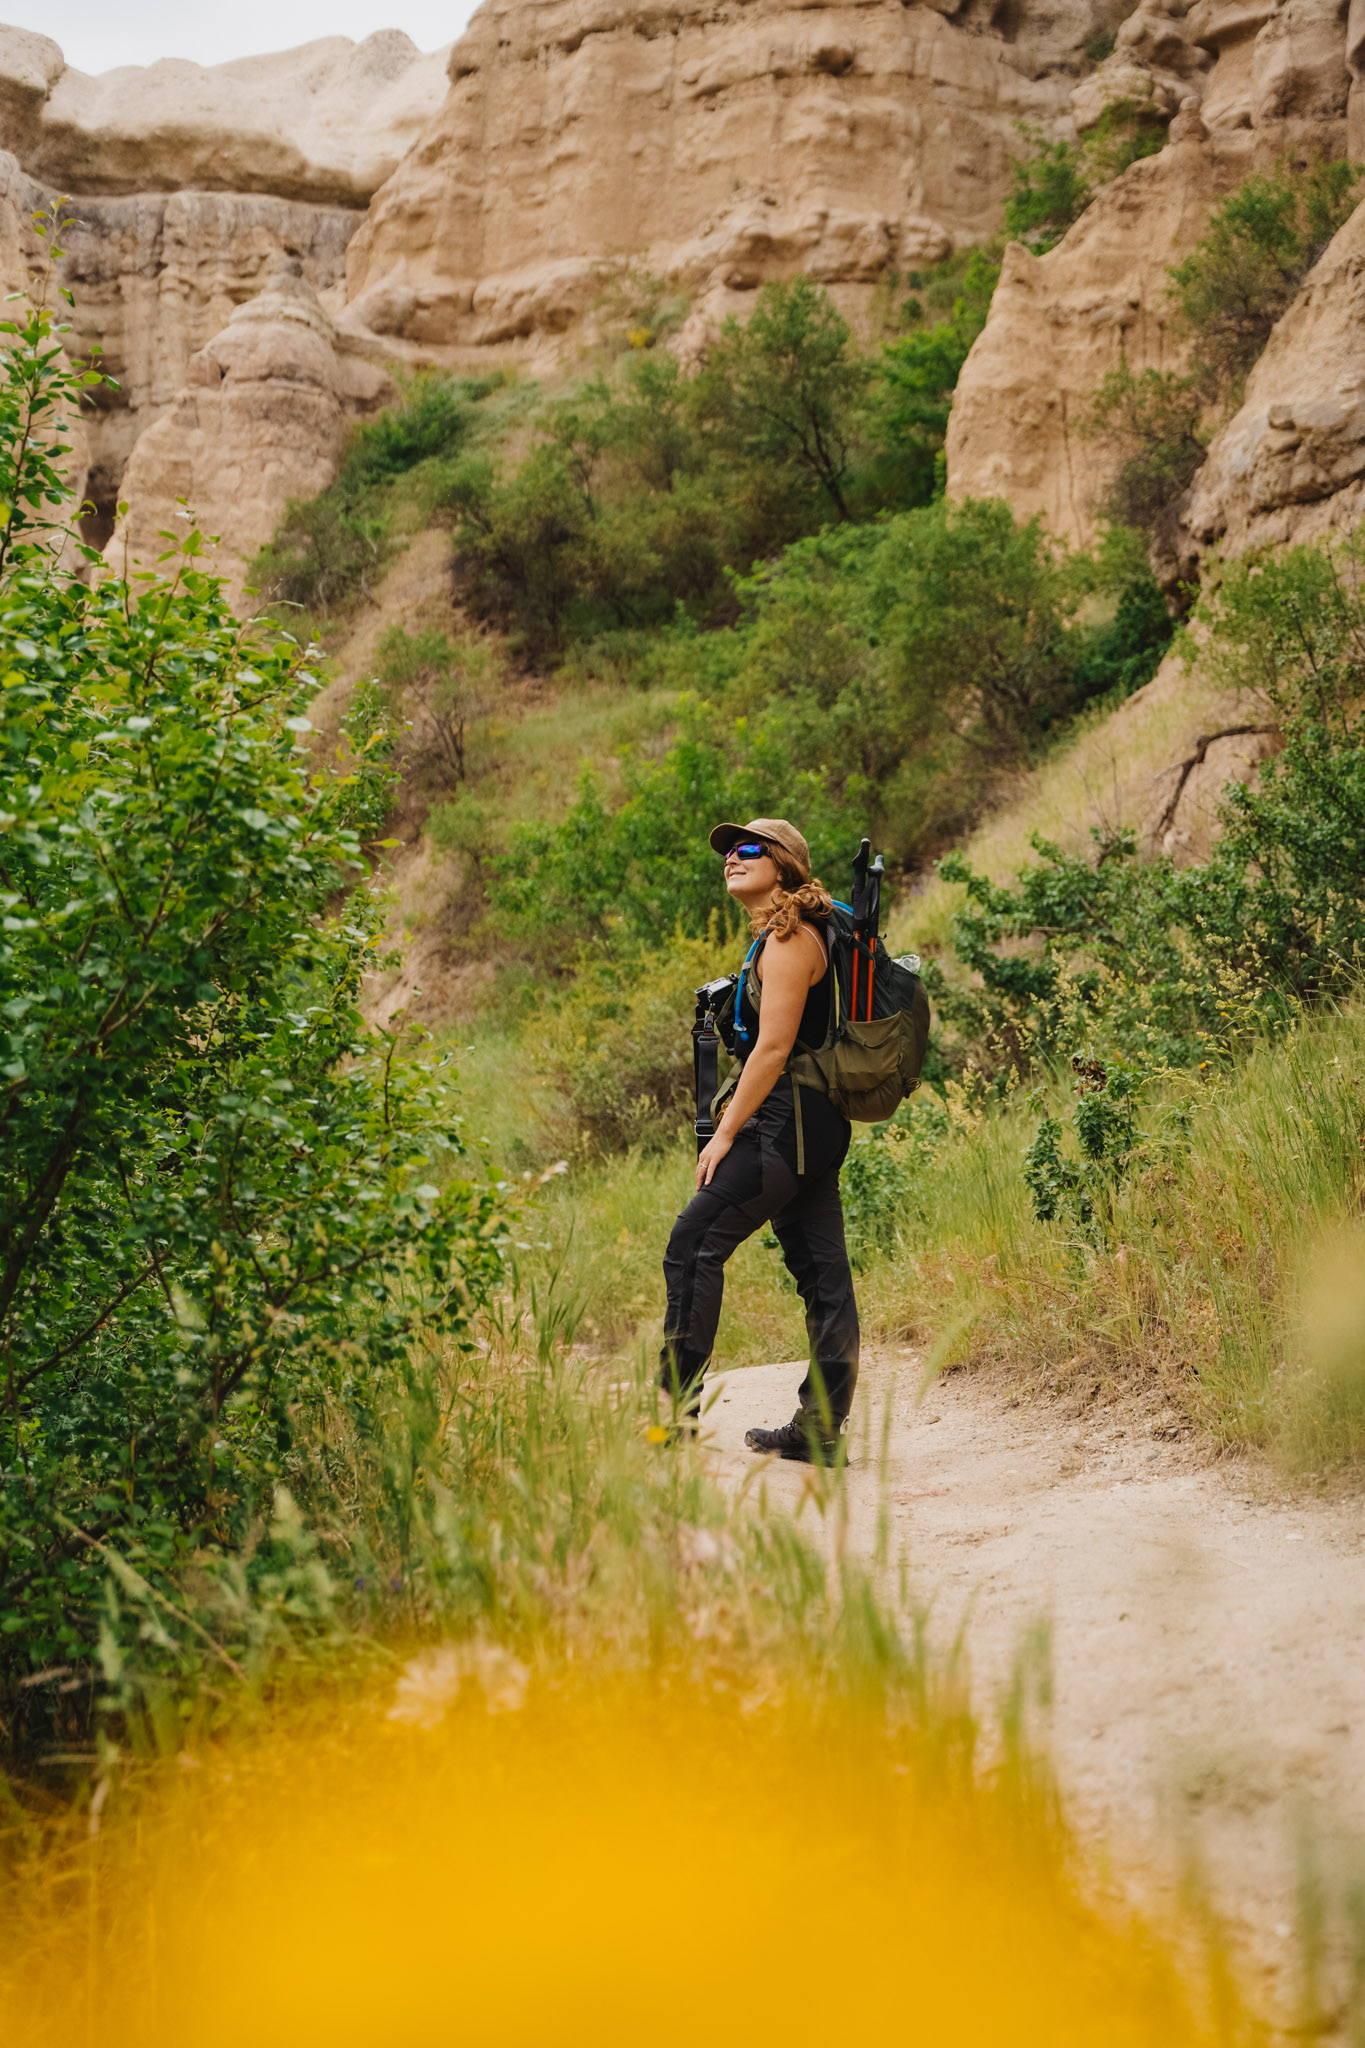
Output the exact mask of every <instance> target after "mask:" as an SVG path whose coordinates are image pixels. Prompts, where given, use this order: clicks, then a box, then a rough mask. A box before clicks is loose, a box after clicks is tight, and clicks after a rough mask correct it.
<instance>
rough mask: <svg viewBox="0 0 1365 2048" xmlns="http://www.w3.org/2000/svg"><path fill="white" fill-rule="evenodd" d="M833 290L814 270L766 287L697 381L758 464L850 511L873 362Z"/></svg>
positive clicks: (722, 435)
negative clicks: (813, 276)
mask: <svg viewBox="0 0 1365 2048" xmlns="http://www.w3.org/2000/svg"><path fill="white" fill-rule="evenodd" d="M851 342H852V335H851V332H850V330H849V326H848V322H847V321H846V320H845V319H844V318H843V317H842V315H841V314H840V313H839V312H838V311H837V309H836V308H835V305H834V303H833V301H832V300H831V298H830V296H829V294H828V293H827V292H825V291H822V290H821V289H820V287H819V286H818V285H814V284H812V283H811V282H810V281H809V279H807V278H804V277H798V278H793V279H792V280H791V281H790V282H789V283H786V284H769V285H765V286H764V288H763V290H762V291H761V292H760V293H759V297H758V303H757V305H756V306H755V307H754V310H753V312H752V313H751V314H750V316H749V319H748V321H747V322H746V323H745V324H744V325H743V326H741V324H740V322H739V321H738V320H736V319H735V318H734V317H733V315H732V316H731V318H730V319H728V320H727V321H726V323H725V326H724V328H723V330H722V332H721V337H720V340H719V341H718V342H717V344H716V346H715V347H714V348H713V349H712V350H711V352H710V354H709V355H708V357H707V360H706V365H705V368H704V369H703V371H702V373H701V375H700V377H699V378H698V379H697V383H696V394H695V403H696V406H697V412H698V417H699V418H700V420H701V421H702V422H703V423H704V424H705V425H706V426H707V427H709V428H710V430H711V432H712V433H713V434H714V435H715V437H716V440H717V442H718V444H719V445H720V447H721V448H722V449H725V450H727V451H728V452H730V453H732V454H733V455H734V456H735V457H736V458H737V459H738V461H739V462H740V463H741V464H743V465H744V466H745V467H749V468H768V467H770V466H776V467H778V468H780V469H783V470H786V471H787V472H788V473H789V474H790V475H791V476H792V477H793V478H795V479H803V480H805V482H806V483H807V486H808V487H809V488H812V489H813V490H814V491H815V492H816V493H817V494H818V497H817V505H816V506H815V507H814V508H813V509H815V510H817V512H818V511H819V510H823V511H824V512H825V513H826V514H828V513H829V512H833V513H834V515H835V516H836V518H839V519H847V518H848V517H849V504H848V484H849V478H850V474H851V470H852V467H853V460H854V449H855V446H856V443H857V440H858V438H859V435H860V432H861V430H862V421H861V416H860V415H861V405H862V400H863V397H864V394H865V392H866V389H867V385H868V382H869V380H870V378H871V375H872V366H871V364H870V363H868V362H867V361H866V360H865V359H864V358H863V357H861V356H860V355H858V354H857V352H856V351H855V350H854V349H853V348H852V346H851Z"/></svg>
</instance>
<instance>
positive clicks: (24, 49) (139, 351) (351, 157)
mask: <svg viewBox="0 0 1365 2048" xmlns="http://www.w3.org/2000/svg"><path fill="white" fill-rule="evenodd" d="M445 92H446V79H445V58H444V53H443V52H439V53H438V54H437V55H436V56H433V57H424V56H422V55H421V53H420V52H419V51H418V50H417V49H416V48H415V47H414V46H413V44H412V43H411V42H410V41H409V39H408V38H407V37H406V36H405V35H403V34H401V33H400V32H399V31H397V30H393V29H387V30H384V31H382V32H381V33H379V34H378V35H373V36H370V37H368V38H367V39H366V41H365V42H363V43H359V44H357V43H352V42H350V41H349V40H348V39H347V38H345V37H342V36H336V37H330V38H328V39H326V40H325V41H323V42H318V43H311V44H308V45H306V46H305V47H304V48H303V49H300V50H292V51H286V52H284V53H282V54H281V55H278V56H273V57H261V58H250V59H247V60H245V61H243V62H241V63H237V64H224V65H217V66H213V67H209V68H205V67H201V66H199V65H196V64H186V63H181V62H166V63H162V64H153V65H150V66H148V67H146V68H145V69H140V68H137V67H131V66H130V67H128V68H126V69H123V70H119V71H113V72H109V73H108V74H106V75H105V76H104V77H101V78H87V77H85V76H84V75H83V74H82V73H80V72H78V71H75V70H73V69H71V68H70V67H69V66H68V65H66V63H65V61H64V59H63V57H62V53H61V51H60V50H59V49H58V47H57V45H56V44H55V43H53V42H51V41H49V40H48V38H47V37H45V36H38V35H32V34H30V33H28V32H27V31H25V30H20V29H0V265H3V266H4V267H5V276H6V281H7V284H8V287H9V288H10V289H16V288H18V286H19V285H20V284H21V283H22V282H23V279H24V276H25V272H26V270H27V271H29V272H31V271H32V269H33V268H34V266H35V264H36V263H37V261H38V257H39V245H38V243H37V241H36V238H35V237H34V235H33V234H32V232H31V228H30V226H29V223H30V220H31V217H32V215H33V214H35V213H36V212H38V211H40V210H44V209H50V208H51V207H52V206H53V205H54V203H55V201H56V199H57V197H58V195H66V194H70V195H72V197H71V201H70V204H69V205H68V207H67V209H66V211H67V213H68V215H69V217H70V218H69V225H68V226H67V228H66V230H65V232H64V234H63V237H62V240H63V246H64V247H65V250H66V260H65V262H64V264H63V266H62V270H63V282H64V283H65V284H66V285H68V286H69V288H70V289H71V291H72V293H73V296H74V300H75V307H74V314H73V324H74V330H75V331H74V336H73V348H74V349H76V350H78V351H80V352H88V351H90V350H91V349H93V348H98V349H99V350H100V352H101V355H102V359H103V364H104V367H105V368H106V369H107V371H108V372H109V374H110V375H111V376H112V377H113V378H114V379H115V380H116V382H117V386H118V388H117V390H106V391H103V392H101V393H100V401H99V404H98V406H97V408H96V409H95V410H94V411H93V412H92V414H91V416H90V418H89V421H88V433H89V442H90V468H89V479H88V485H87V488H88V491H89V494H90V497H91V500H92V501H93V503H94V505H95V506H96V508H97V509H96V515H95V517H94V519H93V520H92V521H91V522H90V523H89V524H90V532H91V537H92V538H94V539H96V540H98V541H101V542H102V541H103V540H104V538H105V536H106V535H107V533H108V531H109V527H110V525H111V523H112V514H113V506H114V502H115V500H116V498H117V497H118V495H119V493H120V490H121V489H123V480H124V476H125V471H126V470H127V467H128V463H129V459H130V457H131V455H132V452H133V449H134V446H135V445H136V443H137V441H138V439H139V437H140V436H141V435H142V434H143V433H144V432H145V431H146V429H147V428H148V427H150V426H151V425H152V424H153V423H154V422H155V421H156V420H157V419H158V418H159V417H160V416H161V415H162V414H163V413H164V412H165V411H166V409H167V408H168V407H169V406H171V405H172V404H174V403H175V401H176V396H177V393H178V392H179V391H180V390H181V387H182V386H183V385H184V383H185V379H186V374H187V366H188V364H189V362H190V358H191V357H192V356H193V355H195V354H196V352H197V351H199V350H201V349H202V348H203V347H204V345H205V343H207V342H208V341H209V340H210V339H211V338H212V337H213V336H214V335H215V334H217V333H218V332H219V331H220V330H221V329H222V328H223V327H224V326H225V323H227V322H228V321H229V319H230V318H231V316H232V314H233V313H234V311H235V310H236V309H237V308H238V307H240V306H242V305H244V304H245V303H247V302H248V301H249V300H251V299H252V298H253V297H254V295H255V294H256V293H258V292H259V291H261V289H262V287H263V285H264V283H265V281H266V279H267V278H268V277H269V276H271V274H272V273H274V272H275V271H276V270H277V269H278V267H279V265H280V264H281V263H284V262H294V263H297V264H298V265H299V266H300V269H301V273H302V275H303V276H304V277H305V278H306V279H307V280H308V282H309V283H310V284H311V285H312V286H313V287H314V288H315V289H316V290H318V291H326V290H328V289H329V288H334V287H336V286H338V285H339V284H340V283H341V281H342V279H343V277H344V266H345V254H346V245H347V243H348V241H349V240H350V238H351V236H352V235H353V234H354V232H355V229H356V226H357V224H358V222H359V220H360V219H361V215H362V209H363V208H364V206H365V204H366V203H367V201H368V200H369V198H370V195H371V194H372V193H373V191H374V190H375V188H376V186H377V185H378V184H379V183H380V182H381V181H382V180H383V179H384V178H386V177H387V176H388V175H389V174H390V172H391V171H392V170H393V169H394V167H395V165H396V164H397V163H398V162H399V160H400V159H401V157H402V155H403V153H404V151H405V150H406V149H407V147H408V146H409V145H410V143H411V142H412V140H413V139H414V137H415V136H416V135H417V133H418V132H419V131H420V129H421V127H422V125H423V123H424V122H425V121H426V120H427V119H428V118H429V117H430V116H431V114H432V113H433V112H434V111H436V109H438V108H439V106H440V105H441V102H442V100H443V98H444V95H445ZM314 473H316V465H313V466H312V467H311V468H310V470H309V474H310V475H311V474H314ZM300 487H301V486H300ZM201 509H203V511H204V512H205V516H206V517H208V516H210V515H214V516H216V514H215V506H214V503H213V502H212V501H210V502H204V501H203V500H201Z"/></svg>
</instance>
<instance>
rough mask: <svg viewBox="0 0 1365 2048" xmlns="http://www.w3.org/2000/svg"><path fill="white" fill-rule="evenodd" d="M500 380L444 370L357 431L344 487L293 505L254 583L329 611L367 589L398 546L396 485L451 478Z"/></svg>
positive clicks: (258, 560)
mask: <svg viewBox="0 0 1365 2048" xmlns="http://www.w3.org/2000/svg"><path fill="white" fill-rule="evenodd" d="M500 381H501V379H500V378H497V377H488V378H481V379H464V380H459V381H455V382H452V381H451V380H450V379H448V378H446V377H443V376H441V375H439V374H438V373H436V372H435V371H422V372H420V373H419V374H418V375H416V376H414V377H412V378H411V379H409V380H408V381H407V382H406V383H405V384H404V386H403V390H402V396H401V398H400V400H399V403H398V404H397V405H396V406H393V407H391V408H390V409H389V410H388V411H387V412H384V413H381V414H380V416H379V418H378V419H377V420H373V421H371V422H369V423H368V424H366V425H362V426H358V427H354V428H353V429H352V431H351V435H350V439H349V440H348V442H347V445H346V451H345V454H344V455H343V457H342V462H341V468H340V470H339V471H338V474H337V479H336V482H335V483H333V484H331V485H330V486H329V487H328V489H327V490H325V491H322V492H321V493H319V495H318V496H317V497H316V498H291V499H290V500H289V502H288V504H287V505H286V506H285V510H284V517H283V519H282V520H281V521H280V524H279V525H278V527H277V528H276V529H275V532H274V534H273V536H272V537H271V539H270V541H269V542H268V543H267V544H266V546H265V547H263V548H262V549H261V550H260V552H259V554H257V556H256V557H255V559H254V561H253V562H252V564H251V569H250V575H251V581H252V584H253V586H254V587H255V588H257V589H259V590H261V591H262V592H263V593H264V594H265V595H266V597H267V599H269V600H274V601H281V602H283V603H286V604H290V605H300V606H303V607H304V608H305V609H307V610H309V611H323V612H325V611H327V610H329V609H330V608H332V607H334V606H336V605H338V604H343V603H345V601H346V600H347V599H348V598H350V597H352V596H353V595H354V594H355V592H356V591H358V590H364V589H365V588H366V587H367V582H366V579H367V578H368V577H369V576H370V575H371V574H372V573H373V572H374V571H376V570H377V569H378V568H379V567H380V565H381V564H382V563H383V562H384V560H385V558H386V556H387V554H388V552H389V550H390V548H391V547H392V545H393V530H394V511H395V496H394V491H395V486H397V485H399V484H400V482H402V481H403V480H405V479H408V478H409V477H410V476H411V474H412V473H413V472H416V471H422V470H427V471H431V472H433V473H434V474H435V475H437V476H441V475H442V474H443V472H444V471H445V470H446V469H448V467H449V466H450V464H451V463H452V461H453V460H454V458H455V457H456V456H457V455H458V453H459V451H460V450H461V449H462V448H463V447H464V445H465V443H466V442H467V441H468V439H469V437H470V434H471V432H472V429H473V423H474V418H475V411H474V408H475V406H476V404H477V403H478V401H479V400H480V399H482V398H484V397H486V396H487V395H488V393H489V392H490V391H492V390H494V389H495V388H496V387H497V385H498V384H499V383H500ZM424 495H427V494H424ZM425 509H427V510H428V511H429V510H430V509H431V507H430V505H427V506H426V507H425Z"/></svg>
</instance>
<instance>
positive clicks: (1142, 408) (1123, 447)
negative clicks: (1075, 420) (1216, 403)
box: [1081, 357, 1208, 534]
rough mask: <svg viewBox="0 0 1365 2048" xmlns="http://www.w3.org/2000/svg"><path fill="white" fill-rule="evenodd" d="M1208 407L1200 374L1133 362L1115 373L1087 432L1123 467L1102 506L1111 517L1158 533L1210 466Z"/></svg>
mask: <svg viewBox="0 0 1365 2048" xmlns="http://www.w3.org/2000/svg"><path fill="white" fill-rule="evenodd" d="M1204 409H1205V400H1204V396H1203V393H1202V388H1201V379H1200V377H1199V376H1198V375H1197V374H1193V373H1192V374H1190V375H1188V376H1181V375H1179V374H1178V373H1177V372H1176V371H1174V370H1153V369H1145V370H1134V369H1133V368H1132V367H1131V365H1130V364H1129V363H1128V360H1127V358H1126V357H1125V358H1124V360H1123V361H1122V362H1121V363H1120V364H1119V366H1118V368H1117V369H1116V370H1110V371H1109V373H1108V375H1107V376H1106V377H1105V379H1104V381H1103V382H1102V383H1101V385H1100V387H1099V389H1098V391H1096V393H1095V396H1094V398H1093V400H1092V401H1091V405H1090V410H1089V413H1088V414H1087V416H1086V418H1085V420H1084V421H1083V423H1082V429H1081V431H1082V432H1083V433H1084V434H1087V435H1089V436H1091V437H1093V438H1094V439H1096V440H1098V441H1100V442H1102V443H1103V444H1104V445H1105V447H1106V449H1107V451H1108V453H1109V455H1110V457H1111V459H1112V460H1114V461H1115V462H1116V463H1117V467H1116V468H1115V470H1114V473H1113V476H1112V478H1111V480H1110V482H1109V484H1108V485H1107V486H1106V488H1105V491H1104V493H1103V495H1102V497H1101V499H1100V502H1099V510H1100V512H1101V513H1102V514H1103V516H1104V517H1105V518H1107V519H1112V520H1115V521H1117V522H1118V523H1119V524H1120V525H1122V526H1131V527H1134V528H1136V529H1137V530H1138V531H1139V532H1141V533H1146V534H1151V533H1153V532H1154V531H1155V529H1156V527H1157V526H1158V525H1159V524H1160V521H1161V519H1162V516H1163V514H1164V513H1165V511H1166V509H1167V507H1168V506H1169V505H1171V504H1173V503H1174V501H1175V500H1176V499H1177V498H1179V497H1180V495H1181V494H1182V492H1183V491H1184V490H1185V489H1186V487H1187V486H1188V485H1189V484H1190V483H1191V481H1192V480H1193V478H1194V474H1195V471H1196V470H1197V469H1198V468H1199V465H1200V464H1201V463H1202V461H1203V460H1204V455H1205V451H1206V449H1207V446H1208V436H1207V432H1206V430H1205V429H1204V428H1203V427H1202V426H1201V421H1202V419H1203V415H1204Z"/></svg>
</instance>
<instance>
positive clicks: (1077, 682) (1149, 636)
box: [1073, 562, 1175, 703]
mask: <svg viewBox="0 0 1365 2048" xmlns="http://www.w3.org/2000/svg"><path fill="white" fill-rule="evenodd" d="M1174 632H1175V621H1174V620H1173V619H1172V617H1171V615H1170V613H1169V612H1168V611H1167V609H1166V600H1165V598H1164V597H1163V596H1162V594H1161V589H1160V586H1159V585H1158V583H1157V580H1156V578H1155V576H1153V575H1152V573H1151V571H1150V570H1149V569H1148V568H1147V566H1146V564H1145V562H1144V563H1143V564H1142V565H1141V566H1140V567H1135V568H1133V569H1132V570H1131V571H1130V572H1129V574H1128V575H1127V577H1126V578H1125V580H1124V581H1123V583H1122V584H1121V585H1120V588H1119V596H1118V603H1117V605H1116V607H1115V611H1114V616H1113V618H1112V619H1111V620H1110V621H1109V623H1108V624H1107V625H1104V626H1100V627H1097V628H1095V629H1094V630H1093V632H1092V633H1091V635H1090V638H1089V641H1088V644H1085V645H1084V648H1083V651H1082V653H1081V655H1080V658H1079V659H1078V661H1077V663H1076V666H1075V669H1074V671H1073V688H1074V690H1075V694H1076V697H1077V699H1078V701H1080V702H1084V703H1089V702H1092V701H1093V700H1095V699H1096V698H1105V697H1109V698H1113V699H1115V700H1117V699H1121V698H1123V697H1130V696H1131V695H1132V694H1133V691H1134V690H1140V689H1141V688H1142V686H1143V684H1144V683H1148V682H1150V681H1151V679H1152V677H1153V676H1154V675H1155V674H1156V671H1157V668H1158V665H1159V664H1160V661H1161V658H1162V656H1163V655H1164V654H1165V652H1166V649H1167V648H1168V647H1169V646H1170V643H1171V638H1172V635H1173V634H1174Z"/></svg>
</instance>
